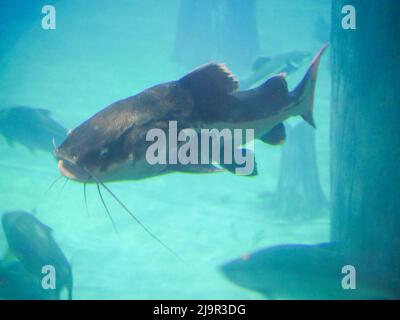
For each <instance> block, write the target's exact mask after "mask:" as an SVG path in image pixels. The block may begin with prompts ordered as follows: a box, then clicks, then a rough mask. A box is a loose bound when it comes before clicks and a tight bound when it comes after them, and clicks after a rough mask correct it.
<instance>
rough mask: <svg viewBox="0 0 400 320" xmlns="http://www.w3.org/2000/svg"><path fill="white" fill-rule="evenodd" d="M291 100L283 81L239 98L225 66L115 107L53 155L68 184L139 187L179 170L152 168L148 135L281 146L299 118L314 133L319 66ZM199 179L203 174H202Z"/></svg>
mask: <svg viewBox="0 0 400 320" xmlns="http://www.w3.org/2000/svg"><path fill="white" fill-rule="evenodd" d="M325 48H326V47H324V48H323V49H322V50H321V51H320V52H319V53H318V54H317V55H316V57H315V59H314V60H313V62H312V64H311V65H310V67H309V69H308V71H307V73H306V75H305V77H304V79H303V80H302V81H301V82H300V84H299V85H298V86H297V87H296V88H295V90H293V91H292V92H289V90H288V87H287V83H286V80H285V78H284V75H282V74H281V75H277V76H274V77H272V78H270V79H268V80H267V81H266V82H265V83H264V84H263V85H261V86H260V87H258V88H255V89H251V90H246V91H237V89H238V82H237V80H236V79H235V78H234V76H233V75H232V74H231V72H230V71H229V70H228V69H227V68H226V67H225V66H223V65H220V64H215V63H210V64H208V65H205V66H203V67H200V68H198V69H196V70H194V71H193V72H191V73H189V74H187V75H186V76H184V77H182V78H181V79H179V80H176V81H171V82H167V83H163V84H159V85H156V86H154V87H152V88H149V89H147V90H144V91H143V92H141V93H139V94H137V95H135V96H132V97H129V98H127V99H124V100H121V101H118V102H115V103H113V104H111V105H110V106H108V107H106V108H105V109H103V110H102V111H100V112H99V113H97V114H95V115H94V116H93V117H91V118H90V119H89V120H87V121H85V122H84V123H82V124H81V125H80V126H78V127H77V128H75V129H74V130H72V132H71V133H70V134H69V135H68V137H67V139H66V140H65V141H64V142H63V143H62V144H61V145H60V146H59V147H58V148H56V150H55V151H54V154H55V156H56V157H57V158H58V160H59V162H58V165H59V170H60V172H61V174H63V175H64V176H66V177H68V178H70V179H73V180H77V181H81V182H108V181H118V180H137V179H143V178H148V177H152V176H157V175H160V174H164V173H168V172H171V171H174V170H177V168H176V167H170V166H168V165H165V164H163V165H159V164H157V165H150V164H149V163H148V161H147V160H146V156H145V154H146V150H147V149H148V148H149V146H150V145H151V144H152V142H151V141H146V135H147V133H148V132H149V130H151V129H155V128H157V129H161V130H163V131H168V128H169V122H170V121H176V122H177V126H178V128H177V129H178V130H182V129H186V128H191V129H194V130H195V131H196V132H199V131H200V130H201V129H207V128H211V129H213V128H216V129H222V128H224V129H225V128H227V129H235V128H237V129H253V130H254V138H255V139H261V140H263V141H264V142H267V143H271V144H279V143H282V142H283V141H284V138H285V137H284V135H285V132H284V128H283V125H282V122H283V121H284V120H286V119H287V118H289V117H291V116H296V115H301V116H302V117H303V118H304V119H305V120H306V121H307V122H309V123H310V124H311V125H314V120H313V118H312V108H313V95H314V89H315V81H316V77H317V70H318V64H319V60H320V58H321V55H322V53H323V52H324V50H325ZM199 171H201V170H199Z"/></svg>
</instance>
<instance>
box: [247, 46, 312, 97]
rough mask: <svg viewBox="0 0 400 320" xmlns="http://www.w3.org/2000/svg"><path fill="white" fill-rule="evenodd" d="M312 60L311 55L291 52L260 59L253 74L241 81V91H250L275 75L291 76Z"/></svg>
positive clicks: (253, 68) (255, 63)
mask: <svg viewBox="0 0 400 320" xmlns="http://www.w3.org/2000/svg"><path fill="white" fill-rule="evenodd" d="M311 59H312V55H311V53H309V52H305V51H290V52H286V53H282V54H279V55H276V56H271V57H259V58H257V59H256V60H255V61H254V64H253V66H252V69H251V74H250V75H249V76H248V77H247V78H245V79H242V80H241V81H240V89H242V90H243V89H249V88H251V87H253V86H254V85H256V84H257V83H258V82H260V81H261V80H263V79H266V78H269V77H270V76H273V75H275V74H279V73H286V74H287V75H288V76H289V75H291V74H292V73H294V72H296V71H297V70H299V69H300V68H301V67H302V66H303V65H305V64H306V63H309V62H310V61H311Z"/></svg>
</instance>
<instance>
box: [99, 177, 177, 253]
mask: <svg viewBox="0 0 400 320" xmlns="http://www.w3.org/2000/svg"><path fill="white" fill-rule="evenodd" d="M97 183H98V184H100V185H101V186H102V187H103V188H104V189H106V191H107V192H108V193H109V194H110V195H111V196H112V197H113V198H114V199H115V200H116V201H117V202H118V203H119V205H120V206H121V207H122V208H123V209H124V210H125V211H126V212H127V213H128V214H129V215H130V216H131V217H132V218H133V219H134V220H135V221H136V222H137V223H138V224H139V225H140V226H141V227H142V228H143V229H144V230H145V231H146V232H147V233H148V234H149V235H150V236H151V237H152V238H153V239H154V240H156V241H157V242H158V243H159V244H161V245H162V246H163V247H164V248H165V249H167V250H168V251H169V252H170V253H172V254H173V255H174V256H175V257H176V258H178V259H179V260H181V257H179V255H178V254H177V253H176V252H175V251H173V250H172V249H171V248H170V247H168V246H167V245H166V244H165V243H164V242H162V241H161V240H160V239H159V238H158V237H157V236H156V235H155V234H154V233H153V232H152V231H150V229H148V228H147V227H146V226H145V225H144V224H143V223H142V222H141V221H140V220H139V219H138V218H137V217H136V216H135V215H134V214H133V213H132V211H130V210H129V209H128V207H127V206H125V204H124V203H123V202H122V201H121V200H120V199H119V198H118V197H117V196H116V195H115V194H114V193H113V192H112V191H111V190H110V189H109V188H108V187H107V186H106V185H105V184H104V183H103V182H100V181H98V182H97Z"/></svg>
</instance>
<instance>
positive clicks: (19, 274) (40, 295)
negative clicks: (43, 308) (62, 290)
mask: <svg viewBox="0 0 400 320" xmlns="http://www.w3.org/2000/svg"><path fill="white" fill-rule="evenodd" d="M0 299H3V300H57V299H58V296H57V292H56V291H55V290H44V289H43V287H42V277H40V276H36V275H33V274H32V273H30V272H29V271H28V270H27V269H26V268H25V266H24V265H23V264H22V263H21V262H20V261H17V260H13V261H5V260H2V261H0Z"/></svg>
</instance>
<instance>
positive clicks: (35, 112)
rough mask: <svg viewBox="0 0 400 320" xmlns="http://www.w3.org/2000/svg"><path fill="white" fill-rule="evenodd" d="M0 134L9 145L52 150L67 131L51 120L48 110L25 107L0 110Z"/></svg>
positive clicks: (62, 139)
mask: <svg viewBox="0 0 400 320" xmlns="http://www.w3.org/2000/svg"><path fill="white" fill-rule="evenodd" d="M0 134H1V135H3V136H4V138H5V139H6V141H7V142H8V144H9V145H11V146H12V145H13V144H14V142H18V143H20V144H22V145H24V146H25V147H27V148H28V149H30V150H32V151H33V150H35V149H40V150H44V151H48V152H52V151H53V150H54V143H53V141H55V142H58V143H61V142H62V141H64V139H65V137H66V136H67V130H66V129H65V128H64V127H63V126H62V125H61V124H59V123H58V122H56V121H55V120H54V119H53V118H51V114H50V111H49V110H46V109H40V108H32V107H26V106H12V107H8V108H2V109H0Z"/></svg>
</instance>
